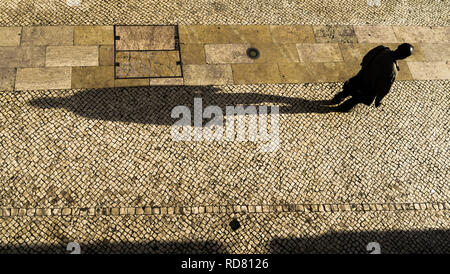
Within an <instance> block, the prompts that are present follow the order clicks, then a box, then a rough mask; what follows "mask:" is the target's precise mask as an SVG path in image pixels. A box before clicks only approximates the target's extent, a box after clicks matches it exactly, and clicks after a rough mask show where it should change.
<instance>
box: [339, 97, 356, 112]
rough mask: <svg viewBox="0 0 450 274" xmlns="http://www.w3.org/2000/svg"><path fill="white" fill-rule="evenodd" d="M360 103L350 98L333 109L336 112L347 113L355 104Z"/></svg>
mask: <svg viewBox="0 0 450 274" xmlns="http://www.w3.org/2000/svg"><path fill="white" fill-rule="evenodd" d="M359 103H361V101H360V100H358V99H357V98H354V97H352V98H350V99H348V100H347V101H345V102H344V103H342V104H340V105H339V106H337V107H335V108H334V110H335V111H337V112H349V111H350V110H352V109H353V108H354V107H355V106H356V105H357V104H359Z"/></svg>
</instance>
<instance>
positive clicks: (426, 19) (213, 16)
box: [0, 0, 450, 26]
mask: <svg viewBox="0 0 450 274" xmlns="http://www.w3.org/2000/svg"><path fill="white" fill-rule="evenodd" d="M449 13H450V6H449V4H448V1H441V0H408V1H400V0H382V1H381V5H380V6H379V7H377V6H374V7H371V6H369V5H368V3H367V1H366V0H357V1H355V0H328V1H322V0H308V1H294V0H263V1H261V0H177V1H173V0H158V1H151V0H115V1H103V0H83V1H82V4H81V5H80V6H73V7H71V6H68V5H67V4H66V1H65V0H40V1H20V0H9V1H1V2H0V26H31V25H114V24H124V25H131V24H134V25H148V24H163V25H167V24H184V25H194V24H201V25H208V24H226V25H228V24H241V25H249V24H273V25H293V24H311V25H355V24H357V25H364V24H368V25H399V26H449V24H450V20H449V16H448V14H449Z"/></svg>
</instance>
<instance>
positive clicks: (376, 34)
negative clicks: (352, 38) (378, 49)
mask: <svg viewBox="0 0 450 274" xmlns="http://www.w3.org/2000/svg"><path fill="white" fill-rule="evenodd" d="M354 29H355V34H356V37H357V39H358V42H359V43H396V42H397V37H396V36H395V33H394V29H393V28H392V27H391V26H354Z"/></svg>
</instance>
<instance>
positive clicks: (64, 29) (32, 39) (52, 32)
mask: <svg viewBox="0 0 450 274" xmlns="http://www.w3.org/2000/svg"><path fill="white" fill-rule="evenodd" d="M21 45H22V46H49V45H51V46H72V45H73V27H72V26H38V27H23V30H22V44H21Z"/></svg>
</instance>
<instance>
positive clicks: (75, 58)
mask: <svg viewBox="0 0 450 274" xmlns="http://www.w3.org/2000/svg"><path fill="white" fill-rule="evenodd" d="M98 63H99V59H98V47H97V46H48V47H47V51H46V58H45V66H47V67H76V66H98Z"/></svg>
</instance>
